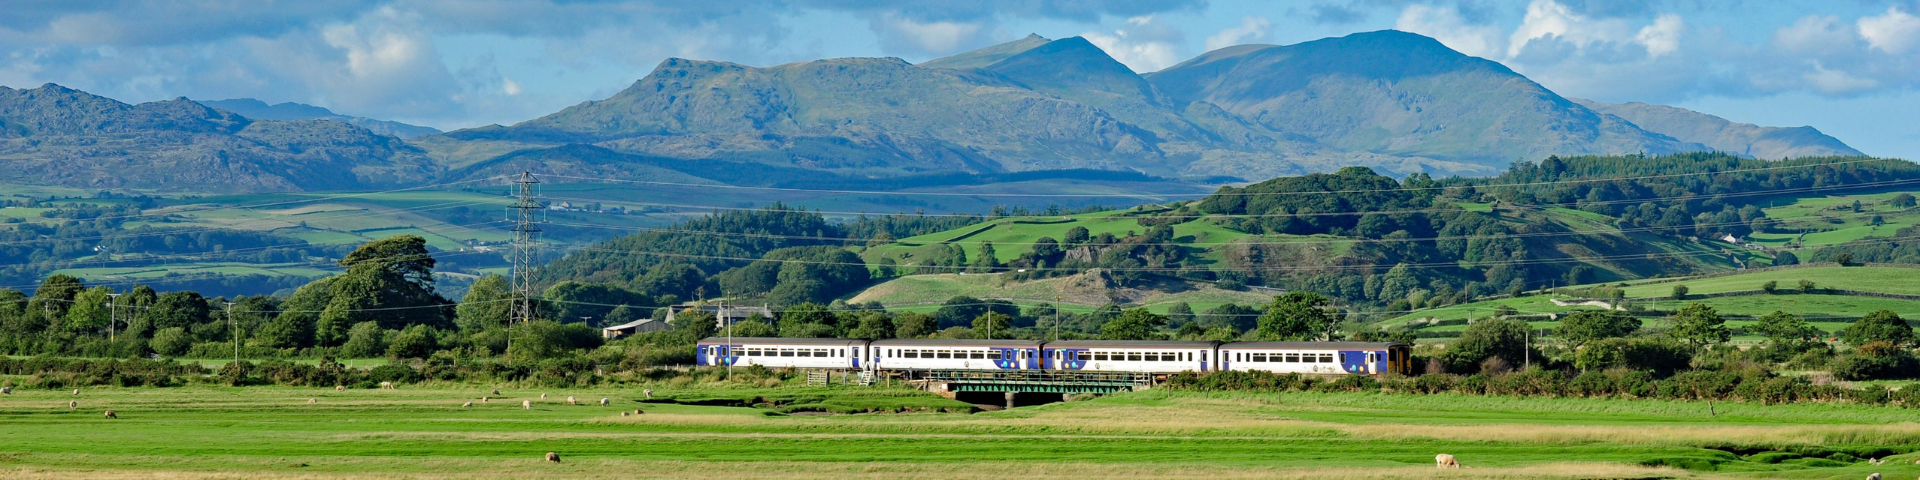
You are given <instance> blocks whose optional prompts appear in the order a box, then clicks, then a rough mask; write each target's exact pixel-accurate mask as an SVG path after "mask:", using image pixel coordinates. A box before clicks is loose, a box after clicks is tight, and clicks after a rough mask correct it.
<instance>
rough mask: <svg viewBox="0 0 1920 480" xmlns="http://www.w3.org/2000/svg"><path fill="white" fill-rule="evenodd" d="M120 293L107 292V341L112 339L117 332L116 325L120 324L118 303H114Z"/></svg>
mask: <svg viewBox="0 0 1920 480" xmlns="http://www.w3.org/2000/svg"><path fill="white" fill-rule="evenodd" d="M120 295H121V294H118V293H109V294H107V341H109V342H111V341H113V336H114V334H115V333H118V332H117V331H116V327H119V326H120V304H119V303H116V301H117V300H119V299H120Z"/></svg>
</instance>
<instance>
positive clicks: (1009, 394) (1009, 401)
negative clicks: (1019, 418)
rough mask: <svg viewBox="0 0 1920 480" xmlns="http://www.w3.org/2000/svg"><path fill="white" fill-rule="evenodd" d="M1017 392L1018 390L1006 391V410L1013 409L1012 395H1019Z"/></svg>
mask: <svg viewBox="0 0 1920 480" xmlns="http://www.w3.org/2000/svg"><path fill="white" fill-rule="evenodd" d="M1019 394H1020V392H1007V409H1008V410H1012V409H1013V399H1014V396H1016V395H1019Z"/></svg>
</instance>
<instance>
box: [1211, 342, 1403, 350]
mask: <svg viewBox="0 0 1920 480" xmlns="http://www.w3.org/2000/svg"><path fill="white" fill-rule="evenodd" d="M1406 345H1407V344H1404V343H1399V342H1229V343H1226V344H1222V345H1220V348H1223V349H1224V348H1277V349H1293V350H1384V349H1387V348H1390V347H1396V346H1402V347H1403V346H1406Z"/></svg>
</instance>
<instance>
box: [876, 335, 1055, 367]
mask: <svg viewBox="0 0 1920 480" xmlns="http://www.w3.org/2000/svg"><path fill="white" fill-rule="evenodd" d="M868 353H869V358H872V359H873V368H875V369H882V370H1035V369H1039V368H1040V342H1038V341H1033V340H947V339H904V338H902V339H892V340H875V341H873V343H871V344H869V345H868Z"/></svg>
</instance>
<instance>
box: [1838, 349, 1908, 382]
mask: <svg viewBox="0 0 1920 480" xmlns="http://www.w3.org/2000/svg"><path fill="white" fill-rule="evenodd" d="M1916 373H1920V361H1916V360H1915V359H1914V357H1913V354H1912V353H1911V352H1908V351H1907V350H1905V349H1901V348H1898V347H1895V346H1893V345H1892V344H1890V343H1886V342H1871V343H1868V344H1866V345H1861V346H1860V348H1859V349H1858V350H1856V351H1855V352H1854V354H1852V355H1847V356H1844V357H1840V359H1838V360H1836V361H1834V362H1833V378H1838V379H1841V380H1883V379H1890V378H1914V377H1915V376H1916Z"/></svg>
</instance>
